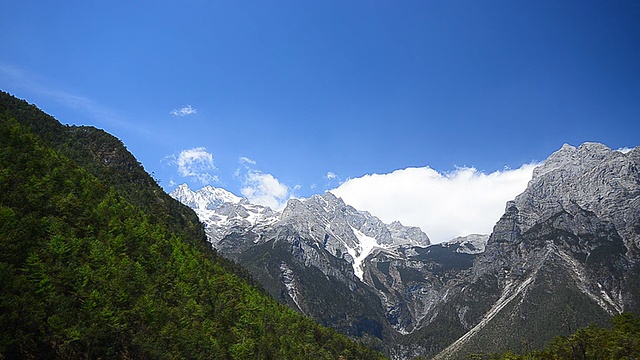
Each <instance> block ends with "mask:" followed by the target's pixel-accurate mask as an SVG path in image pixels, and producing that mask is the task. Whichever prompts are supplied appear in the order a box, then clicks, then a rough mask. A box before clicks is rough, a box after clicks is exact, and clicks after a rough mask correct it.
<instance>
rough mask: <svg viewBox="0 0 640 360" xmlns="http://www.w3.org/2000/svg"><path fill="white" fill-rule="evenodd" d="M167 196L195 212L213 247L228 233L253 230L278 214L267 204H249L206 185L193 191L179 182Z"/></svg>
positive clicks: (264, 224)
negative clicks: (203, 225)
mask: <svg viewBox="0 0 640 360" xmlns="http://www.w3.org/2000/svg"><path fill="white" fill-rule="evenodd" d="M169 195H170V196H171V197H173V198H174V199H176V200H178V201H180V202H181V203H183V204H185V205H187V206H189V207H190V208H192V209H193V210H194V211H195V212H196V214H197V215H198V218H200V221H202V222H203V223H204V224H205V232H206V233H207V237H208V238H209V241H210V242H211V243H212V244H213V246H214V247H217V246H218V243H219V242H220V240H222V239H223V238H224V237H225V236H227V235H229V234H230V233H232V232H241V233H247V232H250V231H257V230H259V229H261V228H265V227H268V226H270V225H273V224H274V223H276V222H277V221H278V220H279V219H280V214H279V213H278V212H275V211H273V210H271V209H270V208H269V207H266V206H261V205H255V204H250V203H249V201H247V199H244V198H241V197H239V196H236V195H234V194H233V193H231V192H230V191H227V190H225V189H222V188H216V187H213V186H210V185H209V186H205V187H203V188H202V189H200V190H197V191H193V190H191V189H190V188H189V186H188V185H187V184H182V185H179V186H178V187H177V188H176V189H175V190H173V191H172V192H171V193H170V194H169Z"/></svg>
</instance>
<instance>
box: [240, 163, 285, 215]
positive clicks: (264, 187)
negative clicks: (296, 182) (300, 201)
mask: <svg viewBox="0 0 640 360" xmlns="http://www.w3.org/2000/svg"><path fill="white" fill-rule="evenodd" d="M240 192H241V193H242V196H244V197H246V198H247V199H248V200H249V202H251V203H252V204H258V205H264V206H268V207H270V208H272V209H274V210H282V209H283V208H284V207H285V205H286V204H287V200H289V198H290V197H291V190H290V189H289V187H288V186H286V185H284V184H282V183H281V182H280V181H279V180H278V179H276V178H275V177H274V176H273V175H271V174H265V173H262V172H260V171H257V170H249V171H248V172H247V173H246V174H245V176H244V178H243V185H242V189H240Z"/></svg>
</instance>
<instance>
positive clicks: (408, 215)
mask: <svg viewBox="0 0 640 360" xmlns="http://www.w3.org/2000/svg"><path fill="white" fill-rule="evenodd" d="M535 166H536V165H535V164H527V165H523V166H522V167H520V168H519V169H514V170H511V169H506V170H504V171H496V172H493V173H491V174H485V173H482V172H479V171H478V170H476V169H475V168H459V169H456V170H455V171H453V172H451V173H446V174H441V173H438V172H437V171H435V170H433V169H431V168H429V167H423V168H407V169H403V170H397V171H394V172H392V173H389V174H373V175H365V176H363V177H360V178H355V179H349V180H347V181H346V182H344V183H343V184H341V185H340V186H339V187H338V188H336V189H333V190H331V192H332V193H334V194H335V195H336V196H339V197H341V198H342V199H343V200H344V201H345V202H346V203H347V204H349V205H352V206H353V207H355V208H356V209H358V210H366V211H369V212H370V213H372V214H374V215H376V216H377V217H379V218H380V219H381V220H382V221H384V222H387V223H389V222H392V221H394V220H399V221H400V222H402V223H403V224H404V225H411V226H419V227H420V228H421V229H422V230H423V231H424V232H425V233H426V234H427V235H428V236H429V238H430V239H431V241H432V242H433V243H438V242H443V241H447V240H451V239H452V238H454V237H456V236H461V235H468V234H472V233H485V234H488V233H491V231H492V229H493V226H494V225H495V223H496V222H497V221H498V220H499V219H500V217H501V216H502V214H503V213H504V207H505V203H506V202H507V201H508V200H511V199H513V198H514V197H515V196H516V195H518V194H519V193H521V192H522V191H524V190H525V188H526V186H527V183H528V181H529V180H530V179H531V176H532V174H533V169H534V168H535Z"/></svg>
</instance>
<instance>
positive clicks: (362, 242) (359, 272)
mask: <svg viewBox="0 0 640 360" xmlns="http://www.w3.org/2000/svg"><path fill="white" fill-rule="evenodd" d="M349 227H350V228H351V230H353V234H354V235H355V236H356V238H357V239H358V242H359V245H358V246H357V248H355V249H353V248H350V247H348V246H347V251H348V252H349V255H351V257H352V258H353V273H354V274H355V275H356V276H357V277H358V279H360V280H361V281H364V280H363V278H362V277H363V275H364V268H363V266H362V265H363V262H364V259H366V258H367V256H369V254H370V253H371V251H372V250H373V249H374V248H376V247H380V246H379V245H378V241H377V240H376V239H375V238H372V237H371V236H367V235H365V234H363V233H362V232H361V231H360V230H358V229H356V228H354V227H353V226H349Z"/></svg>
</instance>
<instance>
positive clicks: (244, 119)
mask: <svg viewBox="0 0 640 360" xmlns="http://www.w3.org/2000/svg"><path fill="white" fill-rule="evenodd" d="M4 10H5V11H3V12H2V14H0V44H2V45H3V48H5V49H11V51H5V52H3V53H2V54H0V88H1V89H3V90H4V91H7V92H9V93H11V94H13V95H14V96H16V97H19V98H23V99H25V100H27V101H28V102H30V103H33V104H35V105H37V106H38V107H39V108H41V109H42V110H43V111H45V112H46V113H48V114H51V115H52V116H54V117H55V118H57V119H59V120H60V121H61V122H63V123H65V124H77V125H91V126H95V127H98V128H101V129H104V130H106V131H107V132H109V133H111V134H113V135H115V136H116V137H118V138H119V139H121V140H122V141H123V142H124V144H125V145H126V146H127V148H128V149H129V150H130V151H131V152H132V153H133V154H134V156H136V158H137V159H138V161H140V162H141V163H142V164H143V166H144V168H145V169H146V171H147V172H149V173H150V174H152V176H154V178H156V179H157V180H158V181H159V182H160V185H161V186H162V187H163V188H164V190H165V191H166V192H171V190H173V189H174V188H175V187H176V186H177V185H178V184H180V183H187V184H189V186H190V187H191V188H192V189H195V188H198V187H202V186H204V185H207V184H211V185H213V186H216V187H222V188H225V189H227V190H229V191H231V192H232V193H234V194H236V195H240V196H245V197H248V198H250V200H252V201H253V202H256V203H259V204H264V205H269V206H270V207H274V208H281V207H282V206H284V204H285V203H286V201H287V200H288V199H289V198H295V197H310V196H312V195H314V194H322V193H324V192H325V191H332V192H335V193H336V194H340V195H341V196H340V197H342V198H343V199H344V201H345V202H346V203H347V204H350V205H352V206H354V207H355V208H356V209H358V210H361V211H369V212H371V213H372V214H374V215H376V216H378V217H379V218H381V220H383V221H385V222H388V221H387V220H388V219H389V218H391V217H392V216H393V215H394V214H396V215H397V217H398V218H397V220H399V221H401V222H402V223H403V224H404V225H411V226H420V225H418V223H420V224H422V226H420V227H421V228H422V230H423V231H424V232H425V233H427V235H429V237H430V238H432V241H438V242H439V241H444V240H442V238H444V237H448V236H450V235H451V234H454V233H459V232H466V231H470V232H471V233H481V232H486V229H487V227H488V226H489V225H487V224H489V222H490V220H488V219H491V218H493V217H494V216H495V215H494V214H495V213H496V212H498V210H496V209H497V208H498V205H496V204H495V203H494V202H499V201H502V199H507V200H509V199H511V198H512V197H514V196H515V195H517V194H518V193H519V192H521V191H523V190H524V188H525V187H526V182H527V181H528V180H527V176H529V177H530V172H531V171H532V166H533V165H534V164H538V163H540V162H542V161H544V159H546V158H547V157H548V156H549V155H551V154H552V153H553V152H554V151H557V150H558V149H560V148H561V147H562V145H563V144H565V143H568V144H571V145H574V146H578V145H580V144H582V143H584V142H589V141H593V142H600V143H603V144H605V145H607V146H608V147H610V148H611V149H624V148H632V147H635V146H637V145H639V144H640V141H639V140H640V138H639V137H638V135H637V134H638V133H640V121H638V119H640V101H638V99H640V46H638V44H639V42H638V39H640V22H638V21H637V19H638V18H639V17H640V4H638V3H637V2H634V1H619V2H613V3H611V2H605V3H598V2H596V3H583V2H561V3H557V2H524V3H513V2H501V1H489V2H483V3H478V2H474V1H470V0H464V1H461V2H456V3H451V2H429V3H424V2H420V1H408V2H406V3H402V4H392V3H370V2H366V1H354V2H349V3H344V2H339V1H326V2H320V3H314V2H303V3H299V2H291V1H284V2H280V3H277V4H266V3H262V2H255V3H252V2H249V3H244V4H236V3H231V4H226V3H220V2H208V1H194V2H189V3H186V4H176V3H173V2H167V1H159V2H155V3H154V4H153V5H145V4H138V3H119V2H111V3H100V4H86V3H82V2H80V3H71V2H62V3H37V2H28V1H25V2H11V3H8V4H5V9H4ZM381 189H383V190H384V193H383V192H382V191H381ZM394 194H395V196H396V197H398V198H399V199H400V200H399V201H398V202H397V203H398V204H400V205H398V206H396V205H395V203H394V202H393V199H394ZM489 197H490V198H491V199H486V198H489ZM496 199H497V200H496ZM407 207H410V208H411V211H412V212H411V213H410V214H409V213H406V212H405V211H404V210H403V208H407ZM470 207H476V208H477V209H480V210H478V212H469V213H464V214H461V216H462V219H465V218H466V219H472V220H473V221H470V222H468V223H467V224H466V225H464V226H463V225H461V223H460V221H461V220H458V219H455V218H447V219H446V220H443V217H444V216H448V215H447V213H451V212H453V213H455V212H456V209H467V208H470ZM500 207H501V208H500V210H499V212H500V214H501V213H502V211H503V210H504V202H503V203H502V205H501V206H500ZM444 208H447V209H449V208H450V210H447V211H436V210H434V209H444ZM380 209H385V210H388V213H387V211H384V213H383V211H382V210H380ZM376 212H377V213H378V214H376ZM500 214H499V215H498V217H497V218H495V219H494V220H491V221H493V223H495V221H497V219H498V218H499V216H500ZM425 218H429V219H430V221H432V222H435V223H437V224H438V226H440V224H443V225H446V226H445V227H446V228H447V229H448V230H447V229H436V228H434V226H433V225H430V226H431V227H432V228H431V229H428V228H424V227H423V226H427V225H426V224H428V223H427V222H425V220H421V219H425ZM444 222H447V224H444ZM492 226H493V224H491V227H492ZM456 229H457V230H456ZM454 230H455V231H454ZM454 237H455V236H454Z"/></svg>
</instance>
